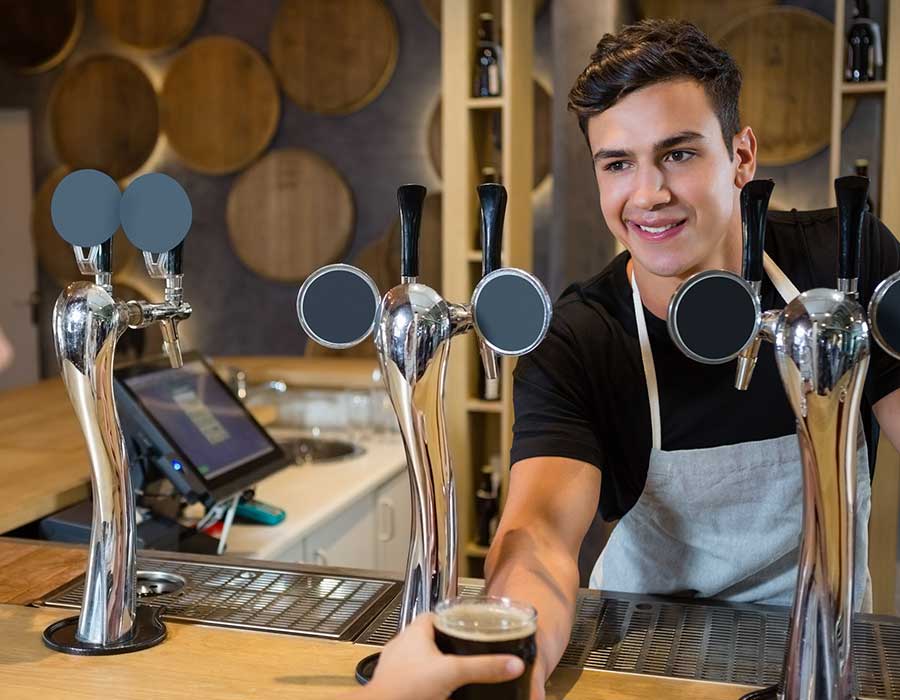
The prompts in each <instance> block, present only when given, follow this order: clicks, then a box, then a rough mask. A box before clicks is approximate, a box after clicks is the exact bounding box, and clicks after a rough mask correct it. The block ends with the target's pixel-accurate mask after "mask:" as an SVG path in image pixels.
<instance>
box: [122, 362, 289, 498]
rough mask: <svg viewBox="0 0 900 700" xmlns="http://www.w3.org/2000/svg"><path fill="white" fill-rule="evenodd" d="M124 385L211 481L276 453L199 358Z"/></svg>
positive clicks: (174, 443)
mask: <svg viewBox="0 0 900 700" xmlns="http://www.w3.org/2000/svg"><path fill="white" fill-rule="evenodd" d="M122 381H124V383H125V385H126V386H127V387H128V388H129V389H130V390H131V392H132V393H133V394H134V395H135V396H136V397H137V399H138V400H139V401H140V403H141V404H142V405H143V407H144V409H145V410H146V411H147V412H148V413H149V414H150V415H151V416H152V417H153V419H154V420H155V421H156V422H157V423H158V424H159V426H160V427H161V428H162V429H163V430H164V431H165V432H166V433H168V436H169V439H170V440H171V442H172V443H173V445H176V446H177V447H178V449H179V450H180V451H181V453H182V454H183V455H184V456H185V457H186V458H187V459H189V460H190V461H191V463H192V464H193V465H194V467H195V468H196V470H197V471H198V472H199V473H200V474H201V475H203V477H204V478H205V479H206V480H208V481H209V480H212V479H216V478H218V477H220V476H222V475H223V474H225V473H226V472H229V471H231V470H232V469H234V468H236V467H239V466H241V465H243V464H247V463H248V462H251V461H252V460H254V459H256V458H258V457H261V456H263V455H265V454H267V453H269V452H272V451H273V450H274V448H273V446H272V443H271V442H270V440H269V439H268V436H267V435H266V434H265V433H264V432H263V431H262V430H261V429H260V428H259V427H258V426H257V425H256V424H255V423H254V422H253V421H252V420H250V418H249V417H248V415H247V411H246V409H245V408H244V407H243V406H242V405H241V404H240V403H239V402H238V401H237V400H236V399H235V398H234V396H233V395H232V394H230V393H229V392H228V391H227V390H226V389H225V388H224V387H223V386H222V385H221V384H220V383H219V381H218V380H217V379H216V378H215V377H214V376H212V374H211V373H210V371H209V370H208V369H207V367H206V365H204V364H203V362H201V361H199V360H194V361H185V363H184V366H183V367H181V368H180V369H161V370H159V371H157V372H150V373H147V374H138V375H134V376H130V377H125V378H124V379H123V380H122Z"/></svg>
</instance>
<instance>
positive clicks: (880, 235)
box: [861, 216, 900, 405]
mask: <svg viewBox="0 0 900 700" xmlns="http://www.w3.org/2000/svg"><path fill="white" fill-rule="evenodd" d="M868 224H869V225H868V227H867V231H868V236H867V239H868V240H867V243H868V250H864V251H863V255H864V256H865V257H864V260H865V261H866V267H867V268H868V273H869V274H868V279H866V280H865V285H866V286H865V293H866V297H865V298H863V299H861V301H862V302H863V303H864V304H866V305H868V303H869V299H871V297H872V294H873V293H874V292H875V288H876V287H877V286H878V284H879V283H880V282H881V281H882V280H883V279H885V278H886V277H889V276H890V275H892V274H894V273H895V272H897V271H898V270H900V243H898V241H897V239H896V238H895V237H894V235H893V234H892V233H891V232H890V230H889V229H888V227H887V226H885V225H884V224H883V223H881V222H880V221H879V220H878V219H876V218H875V217H874V216H869V217H868ZM897 389H900V360H896V359H894V358H893V357H891V356H890V355H888V354H887V353H886V352H885V351H884V350H882V348H881V346H880V345H879V344H878V342H877V341H876V340H875V339H874V338H872V342H871V360H870V362H869V374H868V376H867V377H866V387H865V394H866V398H867V399H868V401H869V404H870V405H874V404H875V403H876V402H878V401H879V400H880V399H882V398H884V397H885V396H887V395H888V394H890V393H891V392H893V391H896V390H897Z"/></svg>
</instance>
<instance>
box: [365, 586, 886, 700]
mask: <svg viewBox="0 0 900 700" xmlns="http://www.w3.org/2000/svg"><path fill="white" fill-rule="evenodd" d="M481 592H482V589H481V587H480V586H477V585H461V586H460V587H459V595H462V596H474V595H480V594H481ZM399 610H400V605H399V598H398V599H397V600H395V601H394V602H393V603H391V604H390V605H389V606H388V607H387V608H386V609H385V610H384V611H382V613H381V614H380V615H379V616H378V618H376V619H375V620H374V621H373V623H372V624H371V625H370V626H369V628H368V629H367V630H365V631H364V632H363V633H362V634H361V635H360V638H359V639H358V640H357V641H358V642H363V643H366V644H377V645H383V644H386V643H387V641H388V640H389V639H391V637H393V636H394V635H395V634H396V632H397V625H398V621H399ZM787 630H788V610H787V609H786V608H776V607H761V606H748V605H729V604H724V603H701V602H674V601H672V600H671V599H662V598H655V597H649V596H636V595H630V594H624V593H614V594H609V595H607V594H601V593H599V592H597V591H582V592H581V594H580V595H579V598H578V606H577V610H576V613H575V625H574V627H573V628H572V637H571V639H570V641H569V646H568V648H567V649H566V651H565V653H564V654H563V657H562V660H561V661H560V665H561V666H568V667H574V668H586V669H593V670H598V671H619V672H622V673H637V674H643V675H652V676H667V677H672V678H685V679H691V680H704V681H715V682H719V683H736V684H741V685H755V686H768V685H774V684H776V683H778V682H779V681H780V680H781V664H782V661H783V657H784V648H785V645H786V643H787ZM853 663H854V668H855V670H856V686H857V691H856V692H857V695H858V696H859V697H860V698H861V699H862V698H871V699H873V700H874V699H876V698H877V699H879V700H880V699H882V698H884V699H893V698H896V699H897V700H900V620H898V619H895V618H888V617H880V616H875V615H859V616H857V618H856V619H855V621H854V624H853Z"/></svg>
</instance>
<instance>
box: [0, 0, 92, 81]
mask: <svg viewBox="0 0 900 700" xmlns="http://www.w3.org/2000/svg"><path fill="white" fill-rule="evenodd" d="M0 17H2V18H3V20H2V21H0V61H3V62H4V63H6V64H8V65H10V66H11V67H12V68H13V69H15V70H17V71H19V72H21V73H41V72H43V71H47V70H50V69H51V68H53V67H55V66H57V65H59V64H60V63H62V61H64V60H65V58H66V57H67V56H68V55H69V54H70V53H71V51H72V49H73V48H74V47H75V44H76V42H77V41H78V38H79V37H80V36H81V29H82V27H83V26H84V0H0Z"/></svg>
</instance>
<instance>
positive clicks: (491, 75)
mask: <svg viewBox="0 0 900 700" xmlns="http://www.w3.org/2000/svg"><path fill="white" fill-rule="evenodd" d="M502 55H503V54H502V52H501V50H500V45H499V44H498V43H497V41H496V40H495V38H494V15H492V14H491V13H490V12H482V13H481V14H480V15H479V16H478V49H477V51H476V52H475V97H497V96H499V95H500V94H501V93H502V73H503V70H502Z"/></svg>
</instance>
